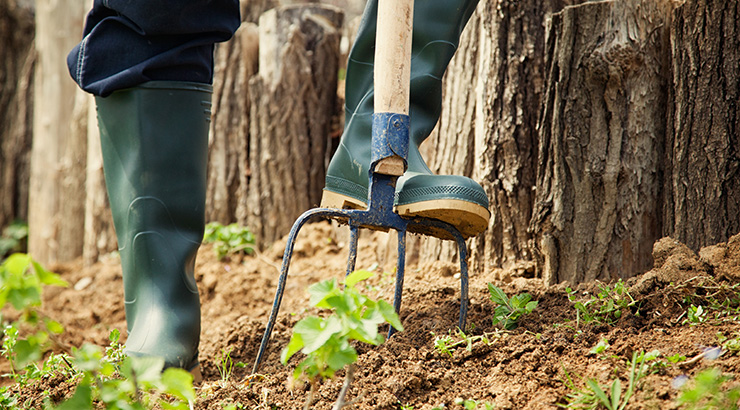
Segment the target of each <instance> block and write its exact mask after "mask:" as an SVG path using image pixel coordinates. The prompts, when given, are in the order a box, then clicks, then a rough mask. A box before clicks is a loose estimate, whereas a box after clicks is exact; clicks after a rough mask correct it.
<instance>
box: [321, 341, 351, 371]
mask: <svg viewBox="0 0 740 410" xmlns="http://www.w3.org/2000/svg"><path fill="white" fill-rule="evenodd" d="M356 360H357V351H355V349H354V348H352V346H350V345H349V344H348V343H347V344H346V345H345V346H343V348H342V349H339V350H337V351H336V352H333V353H332V354H331V355H329V358H328V359H327V364H328V365H329V368H330V369H332V372H331V373H332V376H333V374H334V372H335V371H337V370H339V369H342V368H344V366H346V365H348V364H350V363H354V362H355V361H356Z"/></svg>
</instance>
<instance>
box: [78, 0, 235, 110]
mask: <svg viewBox="0 0 740 410" xmlns="http://www.w3.org/2000/svg"><path fill="white" fill-rule="evenodd" d="M240 22H241V20H240V17H239V0H94V3H93V8H92V10H91V11H90V13H89V14H88V15H87V21H86V22H85V30H84V35H83V38H82V41H81V42H80V43H79V44H78V45H77V46H76V47H75V48H74V49H73V50H72V51H71V52H70V53H69V55H68V56H67V66H68V67H69V72H70V74H71V75H72V78H73V79H74V80H75V82H77V84H78V85H79V86H80V87H81V88H82V89H83V90H85V91H87V92H90V93H92V94H95V95H99V96H103V97H105V96H107V95H109V94H110V93H112V92H113V91H116V90H121V89H124V88H130V87H135V86H137V85H140V84H142V83H145V82H147V81H153V80H165V81H192V82H198V83H206V84H211V83H212V82H213V48H214V44H215V43H217V42H221V41H226V40H228V39H230V38H231V36H232V35H233V34H234V32H235V31H236V29H237V28H238V27H239V24H240Z"/></svg>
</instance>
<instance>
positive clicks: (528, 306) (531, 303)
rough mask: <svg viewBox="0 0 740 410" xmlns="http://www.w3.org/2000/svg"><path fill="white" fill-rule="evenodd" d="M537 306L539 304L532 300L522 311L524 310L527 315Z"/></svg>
mask: <svg viewBox="0 0 740 410" xmlns="http://www.w3.org/2000/svg"><path fill="white" fill-rule="evenodd" d="M537 305H539V302H538V301H536V300H534V301H531V302H529V303H527V306H526V307H525V308H524V309H526V311H527V313H532V311H533V310H535V309H536V308H537Z"/></svg>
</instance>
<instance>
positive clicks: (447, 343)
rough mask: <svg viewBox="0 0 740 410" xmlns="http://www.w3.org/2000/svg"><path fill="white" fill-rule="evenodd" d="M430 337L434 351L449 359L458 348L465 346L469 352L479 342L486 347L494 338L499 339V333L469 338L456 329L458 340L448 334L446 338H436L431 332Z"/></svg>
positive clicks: (469, 336)
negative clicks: (432, 336)
mask: <svg viewBox="0 0 740 410" xmlns="http://www.w3.org/2000/svg"><path fill="white" fill-rule="evenodd" d="M432 335H434V349H435V350H437V351H438V352H439V353H441V354H446V355H449V356H450V357H452V354H453V352H454V351H455V350H457V349H458V348H459V347H460V346H465V349H466V350H467V351H469V352H471V351H473V344H475V343H479V342H480V343H483V344H485V345H486V346H488V345H490V344H491V343H492V340H493V339H494V338H499V337H501V333H500V331H494V332H490V333H483V334H482V335H474V336H471V335H467V334H465V332H463V331H462V330H460V329H457V331H456V332H455V336H456V337H457V338H458V339H459V340H455V337H453V336H452V334H449V333H448V334H447V335H446V336H437V335H435V334H434V332H432Z"/></svg>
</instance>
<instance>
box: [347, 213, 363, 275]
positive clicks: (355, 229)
mask: <svg viewBox="0 0 740 410" xmlns="http://www.w3.org/2000/svg"><path fill="white" fill-rule="evenodd" d="M359 236H360V227H359V226H356V225H350V227H349V256H348V257H347V275H349V274H350V273H352V272H354V271H355V263H356V262H357V239H358V238H359Z"/></svg>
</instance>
